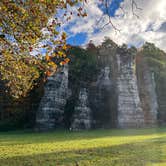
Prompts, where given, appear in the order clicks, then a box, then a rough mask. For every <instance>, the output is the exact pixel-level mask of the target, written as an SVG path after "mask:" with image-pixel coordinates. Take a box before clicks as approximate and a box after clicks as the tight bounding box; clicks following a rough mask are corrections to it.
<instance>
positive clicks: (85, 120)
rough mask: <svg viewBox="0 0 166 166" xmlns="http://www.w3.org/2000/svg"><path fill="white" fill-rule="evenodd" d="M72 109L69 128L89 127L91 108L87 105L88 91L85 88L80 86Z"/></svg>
mask: <svg viewBox="0 0 166 166" xmlns="http://www.w3.org/2000/svg"><path fill="white" fill-rule="evenodd" d="M74 111H75V112H74V116H73V122H72V124H71V130H74V131H77V130H82V129H91V124H92V119H91V109H90V108H89V106H88V93H87V89H86V88H81V90H80V93H79V99H78V103H77V105H76V106H75V110H74Z"/></svg>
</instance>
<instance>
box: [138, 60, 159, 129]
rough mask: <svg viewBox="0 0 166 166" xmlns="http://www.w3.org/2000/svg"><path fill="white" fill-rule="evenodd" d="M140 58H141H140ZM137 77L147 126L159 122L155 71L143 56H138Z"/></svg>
mask: <svg viewBox="0 0 166 166" xmlns="http://www.w3.org/2000/svg"><path fill="white" fill-rule="evenodd" d="M138 58H139V60H138ZM137 61H139V63H137V78H138V87H139V93H140V99H141V106H142V109H143V111H144V119H145V125H146V126H153V125H156V124H157V112H158V111H157V109H158V102H157V94H156V83H155V79H154V73H153V72H151V71H150V69H149V67H148V66H147V63H146V62H145V60H144V58H143V57H137Z"/></svg>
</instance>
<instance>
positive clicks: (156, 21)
mask: <svg viewBox="0 0 166 166" xmlns="http://www.w3.org/2000/svg"><path fill="white" fill-rule="evenodd" d="M136 3H137V6H138V7H139V8H141V10H139V9H136V8H135V9H134V13H135V14H136V15H137V16H139V18H138V17H137V16H136V15H133V13H132V10H131V0H112V2H111V4H110V6H109V7H110V16H111V20H112V22H113V24H114V26H115V27H116V28H117V29H119V31H116V30H115V29H114V28H113V27H112V26H111V25H110V24H109V25H107V26H105V27H104V28H102V27H103V26H104V25H105V24H106V23H107V22H108V16H107V15H106V13H105V9H103V7H102V6H101V4H100V2H99V0H89V1H88V3H87V4H86V5H85V9H86V11H87V13H88V16H87V17H84V18H80V17H77V16H76V15H73V17H72V19H71V20H70V21H69V22H67V23H66V24H64V25H63V26H62V28H63V30H65V31H66V32H67V34H68V38H67V42H68V43H69V44H71V45H81V46H85V45H86V44H87V43H88V42H89V41H90V40H92V41H93V43H94V44H95V45H99V44H100V43H101V42H102V41H103V40H104V37H105V36H107V37H110V38H111V39H112V40H113V41H114V42H116V43H117V44H118V45H121V44H123V43H126V44H128V45H129V46H131V45H134V46H136V47H141V46H142V44H143V43H144V42H145V41H148V42H152V43H154V44H155V45H156V46H157V47H159V48H160V49H162V50H164V51H166V44H165V43H166V0H136ZM121 7H123V9H124V11H123V10H121ZM99 19H100V21H99Z"/></svg>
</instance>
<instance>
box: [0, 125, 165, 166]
mask: <svg viewBox="0 0 166 166" xmlns="http://www.w3.org/2000/svg"><path fill="white" fill-rule="evenodd" d="M62 165H63V166H166V128H153V129H135V130H134V129H130V130H94V131H82V132H70V131H54V132H48V133H37V132H28V131H26V132H23V131H21V132H18V131H17V132H1V133H0V166H62Z"/></svg>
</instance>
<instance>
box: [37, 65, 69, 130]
mask: <svg viewBox="0 0 166 166" xmlns="http://www.w3.org/2000/svg"><path fill="white" fill-rule="evenodd" d="M68 94H69V90H68V65H65V66H64V67H63V68H62V69H60V71H59V72H57V73H55V74H54V75H53V76H51V77H49V78H48V82H47V84H46V86H45V94H44V96H43V98H42V99H41V102H40V106H39V109H38V112H37V115H36V128H37V129H39V130H49V129H54V128H56V127H59V126H63V114H64V107H65V105H66V100H67V98H68Z"/></svg>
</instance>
